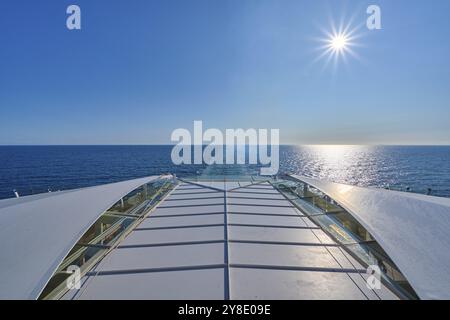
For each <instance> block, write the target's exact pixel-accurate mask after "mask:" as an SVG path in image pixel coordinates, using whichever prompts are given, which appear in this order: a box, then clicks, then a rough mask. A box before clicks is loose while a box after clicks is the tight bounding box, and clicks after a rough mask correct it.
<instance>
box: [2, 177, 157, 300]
mask: <svg viewBox="0 0 450 320" xmlns="http://www.w3.org/2000/svg"><path fill="white" fill-rule="evenodd" d="M157 178H158V177H157V176H154V177H147V178H141V179H136V180H130V181H125V182H119V183H113V184H107V185H102V186H97V187H90V188H84V189H78V190H73V191H70V192H56V193H51V194H45V196H43V195H42V196H31V197H30V198H29V197H23V198H18V199H9V200H2V201H0V252H1V254H2V257H3V258H2V259H0V299H2V298H3V299H36V298H37V297H38V296H39V294H40V293H41V291H42V290H43V288H44V287H45V285H46V284H47V282H48V280H49V279H50V278H51V277H52V275H53V273H54V272H55V270H56V269H57V267H58V266H59V264H60V263H61V262H62V261H63V259H64V258H65V256H66V255H67V254H68V253H69V251H70V250H71V249H72V248H73V246H74V245H75V244H76V242H77V241H78V239H79V238H80V237H81V236H82V235H83V234H84V233H85V231H86V230H87V229H88V228H89V227H90V226H91V225H92V224H93V223H94V222H95V221H96V220H97V219H98V218H99V217H100V216H101V215H102V213H104V212H105V211H106V210H107V209H109V208H110V207H111V206H112V205H114V203H116V202H117V201H118V200H120V198H122V197H123V196H125V195H126V194H127V193H129V192H130V191H132V190H134V189H136V188H138V187H139V186H141V185H143V184H145V183H148V182H150V181H152V180H155V179H157ZM2 203H6V204H7V205H6V206H2Z"/></svg>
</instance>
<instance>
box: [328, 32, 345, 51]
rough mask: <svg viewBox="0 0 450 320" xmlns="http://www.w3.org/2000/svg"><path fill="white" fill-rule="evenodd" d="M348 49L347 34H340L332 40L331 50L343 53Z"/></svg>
mask: <svg viewBox="0 0 450 320" xmlns="http://www.w3.org/2000/svg"><path fill="white" fill-rule="evenodd" d="M347 47H348V37H347V36H346V35H345V34H338V35H335V36H333V37H331V39H330V48H331V49H333V50H334V51H337V52H339V51H343V50H346V49H347Z"/></svg>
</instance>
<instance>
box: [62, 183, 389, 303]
mask: <svg viewBox="0 0 450 320" xmlns="http://www.w3.org/2000/svg"><path fill="white" fill-rule="evenodd" d="M235 185H236V183H235V182H234V183H233V187H234V186H235ZM211 187H212V188H215V190H213V189H210V188H211ZM217 187H218V184H217V183H215V184H214V185H212V184H205V185H204V186H203V187H199V186H198V185H196V186H193V185H189V184H187V183H183V184H181V185H180V186H178V187H177V188H176V189H175V190H174V191H173V192H172V193H171V194H170V195H169V197H167V198H166V199H165V201H164V202H163V203H161V204H160V205H159V206H158V207H157V208H156V210H154V211H153V212H152V213H151V215H150V216H149V217H148V218H147V219H145V221H144V222H142V223H141V224H140V225H139V226H138V227H137V228H136V229H135V230H134V231H133V232H132V233H131V234H130V235H129V236H128V237H127V238H126V239H125V240H124V241H123V242H122V243H121V245H120V246H119V248H116V249H114V250H113V251H112V252H111V253H110V254H109V255H108V256H107V257H106V258H105V259H103V260H102V262H101V263H100V264H99V265H98V266H97V267H96V269H95V270H93V271H92V272H90V273H89V274H88V275H87V276H86V277H85V278H84V283H83V286H82V287H81V289H80V290H78V291H76V290H72V291H70V292H68V293H67V294H66V296H65V297H64V298H65V299H226V298H230V299H262V298H265V299H380V298H381V297H382V298H384V299H396V296H395V295H393V294H392V293H391V292H390V291H389V290H388V289H387V288H386V287H384V286H383V287H382V289H381V290H378V291H377V292H376V293H375V292H374V291H373V290H369V289H367V287H366V282H365V278H364V277H365V270H364V269H363V268H362V266H361V265H359V264H358V263H357V262H356V261H355V260H354V259H353V258H351V257H350V256H349V255H348V254H347V253H346V252H345V251H343V250H342V249H341V248H339V247H338V246H337V244H336V243H335V242H334V241H333V240H331V239H330V238H329V237H328V236H326V235H325V234H324V233H323V231H321V230H320V229H319V228H318V227H317V226H316V225H315V224H314V223H312V222H311V221H310V220H309V219H308V218H306V217H305V216H303V215H302V214H301V213H300V212H299V211H298V210H297V209H295V207H293V206H292V204H291V203H290V202H289V201H288V200H286V199H284V198H283V197H280V194H279V193H278V191H276V190H275V189H274V188H273V187H272V186H270V185H269V184H264V185H258V186H256V185H255V186H251V187H248V188H240V189H237V190H235V191H230V190H231V189H232V188H230V187H228V186H227V185H226V184H225V185H224V186H223V188H222V189H221V190H223V191H217V189H218V188H217ZM225 190H227V191H225ZM258 191H262V192H260V193H258ZM251 192H257V193H251ZM188 194H189V195H190V196H191V197H192V198H191V199H192V200H190V199H189V198H187V197H186V195H188ZM238 194H239V195H242V194H245V195H246V197H245V198H243V197H235V196H236V195H238ZM211 197H212V198H213V199H212V198H211ZM261 197H262V198H264V199H265V200H264V201H263V202H261V201H259V200H261V199H260V198H261ZM271 197H274V198H271ZM236 200H237V201H236Z"/></svg>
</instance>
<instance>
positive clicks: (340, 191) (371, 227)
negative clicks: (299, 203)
mask: <svg viewBox="0 0 450 320" xmlns="http://www.w3.org/2000/svg"><path fill="white" fill-rule="evenodd" d="M293 177H294V178H297V179H299V180H302V181H304V182H306V183H308V184H310V185H312V186H314V187H316V188H317V189H319V190H321V191H322V192H324V193H325V194H327V195H329V196H330V197H331V198H333V199H334V200H336V201H337V202H338V203H339V204H340V205H341V206H342V207H343V208H345V209H346V210H347V211H348V212H349V213H351V214H352V215H353V216H354V217H355V218H356V219H357V220H358V221H359V222H360V223H361V224H362V225H363V226H364V227H365V228H366V229H367V230H368V231H369V232H370V233H371V234H372V236H373V237H374V238H375V239H376V241H377V242H378V243H379V244H380V245H381V247H382V248H383V249H384V250H385V251H386V253H387V254H388V255H389V257H390V258H391V259H392V260H393V261H394V262H395V264H396V265H397V267H398V268H399V269H400V271H401V272H402V273H403V274H404V276H405V277H406V278H407V279H408V281H409V283H410V284H411V286H412V287H413V288H414V290H415V291H416V293H417V294H418V295H419V297H420V298H422V299H450V199H447V198H438V197H431V196H425V195H419V194H412V193H406V192H398V191H390V190H384V189H375V188H363V187H355V186H350V185H345V184H338V183H332V182H327V181H322V180H315V179H311V178H306V177H301V176H293Z"/></svg>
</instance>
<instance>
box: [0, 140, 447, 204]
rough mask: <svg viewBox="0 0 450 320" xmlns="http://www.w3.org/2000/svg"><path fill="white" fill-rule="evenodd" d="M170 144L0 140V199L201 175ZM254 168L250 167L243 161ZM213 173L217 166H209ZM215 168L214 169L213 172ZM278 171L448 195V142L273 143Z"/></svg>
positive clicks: (200, 170) (201, 171) (202, 169)
mask: <svg viewBox="0 0 450 320" xmlns="http://www.w3.org/2000/svg"><path fill="white" fill-rule="evenodd" d="M171 150H172V147H171V146H0V199H4V198H11V197H14V193H13V190H14V189H15V190H17V191H18V192H19V194H20V195H29V194H35V193H41V192H47V191H48V190H51V191H56V190H65V189H73V188H80V187H87V186H93V185H98V184H104V183H109V182H117V181H121V180H126V179H133V178H138V177H143V176H149V175H158V174H161V173H175V174H177V175H178V176H193V175H198V174H207V173H208V172H210V171H211V167H207V166H205V165H197V166H192V165H182V166H175V165H173V164H172V161H171V158H170V153H171ZM244 169H248V172H252V173H256V172H257V171H258V170H257V166H256V167H255V166H248V168H244ZM216 171H217V170H216ZM219 171H220V170H219ZM280 172H281V173H286V172H289V173H296V174H300V175H305V176H309V177H315V178H323V179H328V180H330V181H334V182H341V183H349V184H353V185H360V186H374V187H390V188H392V189H398V190H406V188H409V189H410V190H411V191H412V192H418V193H426V192H427V189H428V188H431V189H432V194H433V195H436V196H443V197H450V146H376V147H372V146H281V147H280Z"/></svg>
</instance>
